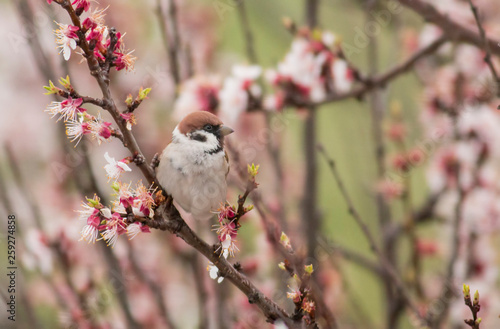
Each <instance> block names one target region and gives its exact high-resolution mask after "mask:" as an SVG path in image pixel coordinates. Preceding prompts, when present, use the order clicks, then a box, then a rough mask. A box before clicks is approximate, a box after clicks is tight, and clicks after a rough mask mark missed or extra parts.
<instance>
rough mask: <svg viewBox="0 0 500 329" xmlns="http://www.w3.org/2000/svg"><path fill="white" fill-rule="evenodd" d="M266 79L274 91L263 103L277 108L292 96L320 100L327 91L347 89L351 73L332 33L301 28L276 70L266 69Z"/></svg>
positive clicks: (350, 80)
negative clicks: (273, 87) (275, 89)
mask: <svg viewBox="0 0 500 329" xmlns="http://www.w3.org/2000/svg"><path fill="white" fill-rule="evenodd" d="M266 78H267V80H268V81H269V82H270V83H271V84H272V85H273V86H275V87H276V88H277V92H276V94H275V95H273V96H270V97H268V98H267V99H266V101H265V105H266V106H267V107H268V109H270V110H279V109H281V107H282V106H283V105H284V104H286V103H287V101H291V102H292V103H293V99H294V97H296V95H300V96H301V98H302V99H304V100H307V101H312V102H321V101H324V100H325V99H326V97H327V95H329V94H335V93H342V92H347V91H349V89H350V88H351V85H352V83H353V81H354V74H353V71H352V70H351V69H350V68H349V65H348V63H347V61H345V59H343V57H342V52H341V49H340V47H339V45H338V44H337V42H336V37H335V36H334V35H333V34H332V33H330V32H327V31H324V32H319V31H314V32H311V31H309V30H303V31H299V33H298V34H297V37H296V38H295V40H294V41H293V42H292V46H291V48H290V51H289V52H288V54H286V56H285V59H284V60H283V61H282V62H280V63H279V64H278V67H277V69H272V70H267V71H266Z"/></svg>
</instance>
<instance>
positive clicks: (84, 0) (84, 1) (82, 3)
mask: <svg viewBox="0 0 500 329" xmlns="http://www.w3.org/2000/svg"><path fill="white" fill-rule="evenodd" d="M71 4H72V5H75V4H76V7H75V9H83V10H84V11H88V10H89V9H90V1H88V0H75V1H73V2H72V3H71Z"/></svg>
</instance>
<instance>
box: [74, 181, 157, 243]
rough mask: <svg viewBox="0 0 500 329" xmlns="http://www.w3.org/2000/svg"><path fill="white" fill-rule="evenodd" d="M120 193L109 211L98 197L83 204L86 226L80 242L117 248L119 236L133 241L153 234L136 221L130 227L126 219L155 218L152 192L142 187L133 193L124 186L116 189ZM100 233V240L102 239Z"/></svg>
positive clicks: (83, 216) (117, 186) (116, 185)
mask: <svg viewBox="0 0 500 329" xmlns="http://www.w3.org/2000/svg"><path fill="white" fill-rule="evenodd" d="M113 187H114V189H115V190H116V191H117V196H118V197H117V200H115V201H114V202H113V207H112V208H111V209H110V208H108V207H105V206H104V205H103V204H101V202H100V199H99V197H97V196H94V198H92V199H87V202H86V203H85V202H84V203H83V210H80V211H79V213H80V219H81V220H84V221H85V222H86V225H85V226H84V227H83V228H82V230H81V240H84V241H87V242H89V243H90V242H95V241H97V240H99V239H101V238H102V239H104V240H105V241H106V243H107V244H108V245H110V246H112V247H113V246H114V245H115V244H116V241H117V239H118V236H120V235H123V234H125V233H126V234H127V235H129V237H130V239H132V238H134V237H135V236H136V235H137V234H139V233H141V232H142V233H150V232H151V231H150V229H149V227H148V226H146V225H144V224H143V223H141V222H139V221H136V222H134V223H131V224H127V222H126V221H125V218H126V217H127V216H128V215H129V214H132V215H134V216H136V217H147V218H150V217H153V215H154V210H153V206H154V200H153V196H152V191H149V190H148V189H147V188H146V187H145V186H144V185H142V184H141V183H139V184H138V185H137V187H136V188H135V189H134V190H132V189H131V188H130V184H129V185H127V184H123V183H121V182H117V183H115V185H114V186H113ZM99 233H100V235H101V238H99Z"/></svg>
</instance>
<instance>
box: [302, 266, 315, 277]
mask: <svg viewBox="0 0 500 329" xmlns="http://www.w3.org/2000/svg"><path fill="white" fill-rule="evenodd" d="M304 271H305V272H306V273H307V274H309V275H311V274H313V272H314V268H313V265H312V264H309V265H305V266H304Z"/></svg>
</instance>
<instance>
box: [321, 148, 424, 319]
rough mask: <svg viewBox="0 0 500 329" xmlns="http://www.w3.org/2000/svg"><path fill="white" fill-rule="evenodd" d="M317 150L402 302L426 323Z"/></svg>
mask: <svg viewBox="0 0 500 329" xmlns="http://www.w3.org/2000/svg"><path fill="white" fill-rule="evenodd" d="M318 151H319V152H320V153H322V154H323V156H324V158H325V159H326V161H327V162H328V166H329V167H330V169H331V172H332V174H333V176H334V178H335V181H336V183H337V186H338V188H339V190H340V193H341V194H342V197H343V198H344V201H345V202H346V204H347V208H348V211H349V214H350V215H351V216H352V217H353V218H354V220H355V221H356V223H357V224H358V226H359V227H360V229H361V231H362V232H363V234H364V235H365V237H366V238H367V240H368V243H369V245H370V248H371V249H372V251H373V252H374V253H375V254H376V255H377V257H378V258H379V260H380V262H381V265H382V266H383V269H384V271H385V272H386V273H387V275H388V276H390V278H391V279H392V281H393V284H394V285H395V287H396V288H397V289H398V290H399V293H400V294H401V297H402V298H403V300H404V302H405V303H406V304H407V305H408V307H409V308H410V309H411V310H412V311H413V313H414V314H415V315H416V316H417V318H419V319H420V320H422V321H424V323H426V322H427V320H426V319H423V318H422V315H421V314H420V311H419V308H418V307H417V305H416V304H415V303H414V302H413V300H412V299H411V297H410V294H409V292H408V290H407V289H406V287H405V286H404V284H403V281H402V279H401V277H400V276H399V274H398V273H397V271H396V269H395V268H394V266H393V265H392V264H391V263H390V262H389V261H388V260H387V258H386V257H385V255H384V254H383V253H382V251H381V250H380V248H379V247H378V245H377V242H376V240H375V237H374V236H373V234H372V233H371V231H370V229H369V228H368V225H367V224H366V222H365V221H364V220H363V219H362V218H361V215H360V214H359V213H358V211H357V210H356V208H355V207H354V204H353V202H352V200H351V197H350V196H349V194H348V193H347V190H346V188H345V186H344V183H343V181H342V178H341V177H340V174H339V172H338V171H337V168H336V166H335V162H334V161H333V159H332V158H330V157H329V156H328V154H327V153H326V151H325V149H324V148H323V147H322V146H321V145H318Z"/></svg>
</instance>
